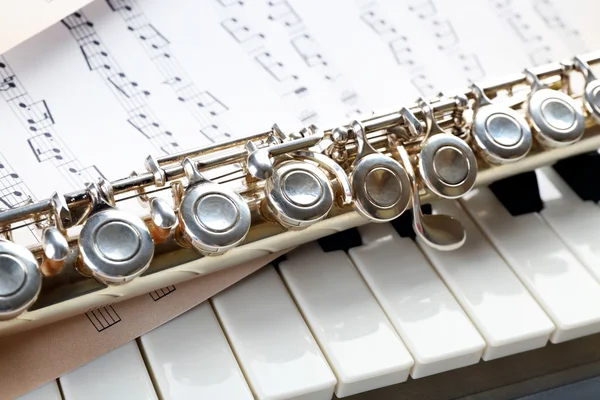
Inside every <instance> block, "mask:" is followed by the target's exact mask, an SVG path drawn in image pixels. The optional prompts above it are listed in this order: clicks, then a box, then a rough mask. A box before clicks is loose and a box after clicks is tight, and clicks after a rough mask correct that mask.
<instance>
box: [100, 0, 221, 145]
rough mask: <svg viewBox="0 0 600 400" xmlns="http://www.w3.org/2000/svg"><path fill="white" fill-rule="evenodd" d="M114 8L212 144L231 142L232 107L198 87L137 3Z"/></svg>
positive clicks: (115, 3) (119, 0)
mask: <svg viewBox="0 0 600 400" xmlns="http://www.w3.org/2000/svg"><path fill="white" fill-rule="evenodd" d="M106 2H107V4H108V6H109V7H110V9H111V10H112V11H113V12H115V13H118V14H119V15H120V16H121V18H122V19H123V21H125V23H126V24H127V29H128V31H129V32H131V33H132V34H133V35H134V36H135V38H136V39H137V41H138V43H139V44H140V45H141V46H142V47H143V49H144V51H145V52H146V55H147V56H148V58H149V59H150V60H151V61H152V63H153V64H154V66H155V67H156V68H157V69H158V71H159V72H160V74H161V75H162V77H163V79H164V81H163V84H165V85H167V86H168V87H170V88H171V89H172V90H173V92H174V94H175V95H176V97H177V100H178V101H180V102H181V103H183V104H185V106H186V107H187V109H188V110H189V111H190V112H191V114H192V115H193V116H194V117H195V118H196V120H198V122H199V123H200V125H201V127H200V132H201V133H202V134H203V135H204V136H205V137H206V139H208V140H209V141H211V142H219V141H224V140H227V139H230V138H231V137H232V135H233V134H232V132H231V130H230V129H229V127H227V125H226V123H225V122H224V121H223V114H224V113H226V112H227V111H228V107H227V106H226V105H225V103H223V102H222V101H221V100H219V99H218V98H217V97H216V96H215V95H214V94H213V93H211V92H209V91H207V90H202V89H200V88H198V87H197V86H196V85H195V83H194V82H193V81H192V79H191V78H190V77H189V75H188V74H187V73H186V72H185V70H184V69H183V67H182V66H181V64H180V63H179V62H178V61H177V59H176V57H175V55H174V54H173V52H172V51H171V49H170V47H169V46H170V42H169V40H168V39H167V38H166V37H165V36H164V35H163V34H162V33H160V32H159V30H158V29H156V27H155V26H154V25H152V23H151V22H150V21H149V19H148V17H147V16H146V15H145V13H144V11H143V10H142V8H141V7H140V6H139V5H138V4H137V2H136V1H135V0H106Z"/></svg>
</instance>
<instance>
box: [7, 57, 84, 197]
mask: <svg viewBox="0 0 600 400" xmlns="http://www.w3.org/2000/svg"><path fill="white" fill-rule="evenodd" d="M0 65H1V67H0V77H1V78H2V79H5V80H6V78H10V80H8V82H9V83H10V92H8V91H3V92H2V97H3V98H4V100H6V101H7V103H8V105H9V106H10V108H11V110H12V112H13V114H14V115H15V116H16V117H17V118H18V119H19V121H20V122H21V125H22V126H23V127H24V128H25V129H26V131H27V133H28V136H29V137H28V139H27V143H28V145H29V147H30V148H31V151H32V153H33V155H34V157H35V160H36V161H37V162H39V163H43V162H49V163H51V164H52V165H53V166H54V167H55V168H56V169H57V170H58V171H59V172H60V174H61V175H62V176H63V177H64V178H65V180H66V181H67V182H68V183H69V184H70V186H71V187H72V188H73V189H80V188H82V187H83V186H84V185H85V183H86V181H83V180H82V179H79V178H78V177H77V176H73V174H72V173H71V172H70V171H69V170H68V167H67V166H65V163H71V164H73V165H74V166H76V167H77V168H80V169H81V168H82V167H81V166H80V165H81V163H80V161H79V160H78V159H77V158H76V157H74V156H73V154H72V153H71V151H70V150H69V148H68V147H67V146H66V144H65V143H64V142H63V141H62V140H61V139H60V137H59V135H58V133H57V132H56V129H55V128H56V127H55V125H56V121H55V120H54V117H53V116H52V113H51V112H50V106H49V105H48V103H47V102H46V100H39V101H34V100H33V99H32V98H31V96H30V95H29V94H28V93H27V91H26V90H25V87H24V85H23V84H22V83H21V82H20V81H19V79H18V78H17V76H16V75H15V73H14V72H13V71H12V69H11V68H10V66H9V65H8V63H7V62H6V60H5V59H4V57H0ZM15 93H18V94H19V95H18V96H16V97H15V96H14V94H15ZM91 168H95V167H91ZM21 192H22V191H21Z"/></svg>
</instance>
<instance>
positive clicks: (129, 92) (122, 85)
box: [108, 72, 150, 98]
mask: <svg viewBox="0 0 600 400" xmlns="http://www.w3.org/2000/svg"><path fill="white" fill-rule="evenodd" d="M108 81H109V82H110V83H111V84H112V85H113V86H114V87H115V88H116V89H117V90H119V91H120V92H121V93H123V94H124V95H125V96H127V97H129V98H131V97H135V96H139V95H142V94H143V95H145V96H149V95H150V92H148V91H147V90H143V89H140V88H139V85H138V83H137V82H134V81H132V80H129V79H127V77H126V76H125V74H124V73H123V72H119V73H118V74H115V75H112V76H109V77H108Z"/></svg>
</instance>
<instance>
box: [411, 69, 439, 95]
mask: <svg viewBox="0 0 600 400" xmlns="http://www.w3.org/2000/svg"><path fill="white" fill-rule="evenodd" d="M410 81H411V82H412V84H413V85H414V86H415V87H416V88H417V90H419V92H421V93H423V94H428V95H429V94H431V93H432V92H433V90H434V89H435V86H434V85H433V84H432V83H431V81H430V80H429V78H428V77H427V76H426V75H425V74H418V75H415V76H413V77H412V78H411V79H410Z"/></svg>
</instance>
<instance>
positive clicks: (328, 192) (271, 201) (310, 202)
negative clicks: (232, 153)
mask: <svg viewBox="0 0 600 400" xmlns="http://www.w3.org/2000/svg"><path fill="white" fill-rule="evenodd" d="M314 129H316V128H314ZM246 148H247V151H248V159H247V169H248V171H249V172H250V173H251V174H252V175H253V176H254V177H255V178H259V179H265V188H264V193H265V205H266V209H267V211H268V213H269V214H270V216H271V217H272V218H273V219H275V220H276V221H277V222H278V223H279V224H280V225H282V226H283V227H285V228H287V229H292V230H293V229H295V230H298V229H304V228H306V227H308V226H309V225H312V224H314V223H316V222H318V221H321V220H322V219H324V218H325V217H326V216H327V214H329V211H331V208H332V207H333V203H334V192H333V188H332V186H331V183H330V179H329V177H328V176H327V175H326V173H325V171H324V170H326V171H329V172H330V173H332V174H333V175H334V176H335V177H336V178H337V179H338V181H339V182H340V187H341V188H342V195H341V196H342V198H341V200H340V203H342V204H348V202H349V201H351V197H352V195H351V193H349V191H350V183H349V180H348V177H347V176H346V174H345V172H344V170H343V169H342V168H341V167H340V166H339V165H337V164H336V163H335V162H334V161H332V160H331V159H329V158H328V157H326V156H324V155H323V154H319V153H315V152H312V151H307V150H297V151H292V152H289V153H288V154H287V157H285V158H281V157H280V158H275V157H271V156H270V152H269V153H267V152H265V151H263V150H262V149H258V148H257V147H256V145H254V143H252V142H248V144H247V145H246ZM303 160H305V161H303ZM306 160H310V161H312V162H314V163H316V164H317V165H314V164H312V163H309V162H306ZM322 168H323V169H322ZM348 197H350V199H348Z"/></svg>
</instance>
